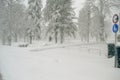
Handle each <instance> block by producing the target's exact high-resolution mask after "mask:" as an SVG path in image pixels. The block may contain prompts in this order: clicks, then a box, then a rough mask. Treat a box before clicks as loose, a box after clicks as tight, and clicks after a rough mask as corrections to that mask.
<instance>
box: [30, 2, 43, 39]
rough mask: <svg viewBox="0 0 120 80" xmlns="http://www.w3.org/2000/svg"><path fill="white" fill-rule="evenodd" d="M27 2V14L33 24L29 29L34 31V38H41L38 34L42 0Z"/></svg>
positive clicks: (39, 31)
mask: <svg viewBox="0 0 120 80" xmlns="http://www.w3.org/2000/svg"><path fill="white" fill-rule="evenodd" d="M28 4H29V7H28V16H30V17H31V21H32V23H33V26H32V27H31V28H30V29H31V31H33V32H32V33H34V37H35V38H36V39H40V38H41V36H40V35H41V18H42V16H41V14H42V11H41V9H42V1H41V0H28ZM30 33H31V32H30ZM31 36H32V35H31ZM30 39H32V38H30Z"/></svg>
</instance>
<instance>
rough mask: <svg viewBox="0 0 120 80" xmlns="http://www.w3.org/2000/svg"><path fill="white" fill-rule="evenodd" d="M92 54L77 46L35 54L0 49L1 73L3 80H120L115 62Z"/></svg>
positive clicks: (11, 49) (95, 53)
mask: <svg viewBox="0 0 120 80" xmlns="http://www.w3.org/2000/svg"><path fill="white" fill-rule="evenodd" d="M88 47H90V46H88ZM90 50H92V49H90ZM90 50H89V49H88V48H85V47H83V46H82V47H81V46H76V47H65V48H64V47H63V48H56V49H48V50H44V51H37V52H36V51H31V49H30V48H17V47H6V46H0V71H1V73H2V75H3V78H4V80H120V69H116V68H114V67H113V66H114V64H113V62H114V59H107V58H106V56H105V55H104V54H106V53H104V54H102V55H101V56H100V55H99V51H90Z"/></svg>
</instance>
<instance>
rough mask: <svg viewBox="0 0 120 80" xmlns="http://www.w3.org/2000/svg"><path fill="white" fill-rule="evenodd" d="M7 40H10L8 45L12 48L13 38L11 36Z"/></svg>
mask: <svg viewBox="0 0 120 80" xmlns="http://www.w3.org/2000/svg"><path fill="white" fill-rule="evenodd" d="M7 39H8V45H9V46H11V44H12V37H11V35H10V36H8V37H7Z"/></svg>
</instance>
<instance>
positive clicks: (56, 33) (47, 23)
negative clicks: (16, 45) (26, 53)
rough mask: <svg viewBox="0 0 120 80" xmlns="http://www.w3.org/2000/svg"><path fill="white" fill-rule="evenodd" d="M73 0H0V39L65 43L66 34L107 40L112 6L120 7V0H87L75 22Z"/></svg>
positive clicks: (5, 41) (9, 42) (4, 40)
mask: <svg viewBox="0 0 120 80" xmlns="http://www.w3.org/2000/svg"><path fill="white" fill-rule="evenodd" d="M72 1H73V0H46V5H45V7H44V5H43V3H42V0H28V6H27V7H26V6H25V5H24V4H23V1H21V0H0V12H1V13H0V39H1V42H2V44H3V45H5V44H8V45H11V44H12V42H17V41H21V40H23V41H26V42H29V43H30V44H32V41H33V40H43V39H44V40H48V41H54V42H55V43H63V42H64V41H65V40H66V39H67V38H76V37H78V36H76V35H77V34H79V37H80V39H81V40H84V41H87V42H89V41H90V38H95V39H96V40H97V41H105V40H106V38H107V37H108V36H109V35H108V33H107V31H106V29H107V28H108V27H109V26H110V25H109V23H110V22H109V21H108V19H109V17H110V16H111V13H112V10H113V8H114V9H117V8H120V6H119V3H120V1H119V0H86V1H85V3H84V6H83V8H82V9H81V10H80V11H79V17H78V21H77V22H75V21H74V19H76V17H75V12H74V8H73V7H72V5H73V2H72Z"/></svg>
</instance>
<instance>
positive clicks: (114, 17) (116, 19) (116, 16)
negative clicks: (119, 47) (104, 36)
mask: <svg viewBox="0 0 120 80" xmlns="http://www.w3.org/2000/svg"><path fill="white" fill-rule="evenodd" d="M118 20H119V16H118V15H117V14H115V15H114V16H113V23H117V22H118Z"/></svg>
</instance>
